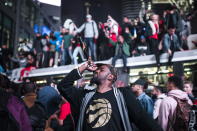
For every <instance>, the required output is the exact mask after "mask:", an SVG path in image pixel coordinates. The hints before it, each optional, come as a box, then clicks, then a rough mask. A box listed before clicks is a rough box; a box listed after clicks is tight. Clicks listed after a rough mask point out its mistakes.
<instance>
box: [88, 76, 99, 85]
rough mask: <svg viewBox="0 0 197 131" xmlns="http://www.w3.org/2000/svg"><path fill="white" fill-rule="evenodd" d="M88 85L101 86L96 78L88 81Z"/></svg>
mask: <svg viewBox="0 0 197 131" xmlns="http://www.w3.org/2000/svg"><path fill="white" fill-rule="evenodd" d="M90 84H91V85H92V84H96V85H100V84H101V81H100V80H99V79H98V77H95V76H94V77H93V78H92V79H91V80H90Z"/></svg>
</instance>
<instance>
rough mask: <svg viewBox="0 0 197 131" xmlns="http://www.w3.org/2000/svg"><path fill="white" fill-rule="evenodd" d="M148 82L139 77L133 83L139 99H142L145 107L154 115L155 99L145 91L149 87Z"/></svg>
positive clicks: (141, 102) (133, 88)
mask: <svg viewBox="0 0 197 131" xmlns="http://www.w3.org/2000/svg"><path fill="white" fill-rule="evenodd" d="M147 87H148V83H147V81H145V80H143V79H138V80H136V81H135V83H134V84H133V85H132V91H133V92H134V93H135V95H136V96H137V99H138V100H139V101H140V104H141V106H142V107H143V109H144V110H145V111H146V112H147V113H148V114H149V115H150V116H151V117H152V116H153V101H152V99H151V98H150V97H149V96H148V95H147V94H146V93H145V92H144V90H145V89H147Z"/></svg>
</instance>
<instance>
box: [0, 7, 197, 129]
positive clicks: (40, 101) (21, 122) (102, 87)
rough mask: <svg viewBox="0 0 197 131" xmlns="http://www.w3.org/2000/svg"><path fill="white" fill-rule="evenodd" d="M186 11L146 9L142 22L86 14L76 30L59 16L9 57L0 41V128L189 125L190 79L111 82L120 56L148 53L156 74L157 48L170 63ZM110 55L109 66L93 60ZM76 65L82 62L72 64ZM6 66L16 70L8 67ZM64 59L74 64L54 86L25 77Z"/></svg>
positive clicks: (181, 44) (185, 31) (181, 45)
mask: <svg viewBox="0 0 197 131" xmlns="http://www.w3.org/2000/svg"><path fill="white" fill-rule="evenodd" d="M192 16H193V15H192V14H188V15H184V14H183V13H182V12H181V11H179V10H178V9H177V8H176V7H174V6H170V7H169V8H167V9H166V10H165V11H164V13H163V16H159V15H157V14H155V13H154V12H150V11H149V13H148V12H147V13H146V14H145V15H144V18H143V19H140V18H138V17H136V18H135V19H129V18H128V17H124V18H123V23H122V24H119V23H118V22H116V21H115V20H114V19H113V18H112V17H111V16H110V15H109V16H108V17H107V21H106V22H103V23H102V22H99V23H98V25H97V23H96V22H95V21H94V20H93V19H92V16H91V15H90V14H88V15H87V16H86V21H85V22H84V23H83V24H82V25H81V26H80V27H79V28H77V26H76V25H75V24H74V22H73V21H72V20H71V19H67V20H66V21H65V23H64V25H63V28H61V31H54V32H51V33H50V34H49V35H47V34H41V33H40V32H37V33H36V38H35V40H34V41H33V44H32V47H31V46H30V45H31V44H30V45H29V44H24V43H26V42H23V43H21V44H20V47H19V49H18V53H17V55H16V57H12V56H13V54H12V52H10V50H9V49H8V47H7V45H2V47H1V51H0V53H1V54H0V59H1V60H0V72H4V73H1V74H0V123H1V124H0V130H3V131H74V130H76V131H98V130H103V131H190V130H191V131H195V130H197V121H196V114H197V107H196V105H197V99H196V97H195V96H194V94H193V88H194V87H193V84H192V82H191V81H186V80H184V79H183V77H180V76H176V75H174V76H169V78H168V80H167V83H166V86H165V87H160V86H159V85H154V83H151V82H150V81H149V80H148V79H147V78H146V77H144V76H143V75H142V76H140V77H139V79H137V80H136V81H135V82H134V83H130V85H129V86H125V84H124V82H122V81H121V80H117V77H118V76H117V69H116V68H115V64H116V60H117V59H119V58H121V59H123V65H124V67H123V71H124V72H127V66H126V65H127V58H128V57H137V56H145V55H149V54H154V56H155V59H156V64H157V67H158V71H159V70H160V66H161V64H160V55H161V54H162V53H164V52H166V53H168V54H169V61H168V66H171V65H172V62H171V60H172V58H173V55H174V52H175V51H184V50H188V45H187V44H188V43H187V37H188V36H189V35H190V34H191V25H190V20H191V19H192ZM193 44H196V43H195V42H194V43H193ZM110 58H112V63H111V64H104V63H99V64H98V63H97V64H95V63H94V61H98V60H106V59H110ZM80 62H84V63H83V64H82V65H80V66H78V63H80ZM13 64H16V65H17V68H14V69H12V71H11V72H10V70H11V68H10V67H11V66H14V65H13ZM68 64H73V66H74V65H75V66H76V67H77V68H76V69H73V70H72V71H71V72H70V73H68V75H66V77H65V78H63V79H62V80H61V81H60V82H59V83H56V82H55V81H53V80H51V79H49V80H47V83H46V84H45V85H37V84H35V83H34V82H32V81H31V80H29V79H27V78H25V76H27V75H28V73H29V72H30V71H31V70H34V69H36V68H45V67H57V66H61V65H68ZM86 71H89V72H93V77H92V78H90V81H89V82H87V81H86V80H85V79H84V78H83V73H84V72H86ZM5 72H6V73H5ZM8 76H9V77H8ZM18 81H21V82H22V83H16V82H18ZM75 81H77V82H75ZM148 87H152V88H151V90H150V88H148Z"/></svg>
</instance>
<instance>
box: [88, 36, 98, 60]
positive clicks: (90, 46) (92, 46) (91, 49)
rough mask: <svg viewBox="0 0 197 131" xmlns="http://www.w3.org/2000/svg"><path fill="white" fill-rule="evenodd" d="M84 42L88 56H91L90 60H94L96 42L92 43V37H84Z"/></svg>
mask: <svg viewBox="0 0 197 131" xmlns="http://www.w3.org/2000/svg"><path fill="white" fill-rule="evenodd" d="M85 43H86V44H87V47H88V50H89V56H91V57H92V60H94V61H96V44H95V43H94V39H93V38H85Z"/></svg>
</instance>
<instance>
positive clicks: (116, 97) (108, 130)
mask: <svg viewBox="0 0 197 131" xmlns="http://www.w3.org/2000/svg"><path fill="white" fill-rule="evenodd" d="M85 71H90V72H93V78H92V80H91V82H92V83H94V84H95V85H96V86H97V87H96V88H95V89H93V90H86V89H81V88H76V87H74V86H73V84H74V81H75V80H78V79H80V78H81V77H82V74H83V72H85ZM116 77H117V72H116V69H115V68H114V67H113V66H112V65H109V64H102V63H101V64H94V63H93V62H92V61H88V62H85V63H84V64H82V65H81V66H80V67H78V68H77V69H74V70H72V71H71V72H70V73H69V74H68V75H67V76H66V77H65V78H64V79H63V80H62V81H61V82H60V83H59V84H58V90H59V92H60V94H61V95H62V96H63V97H65V98H66V99H67V100H68V102H69V103H70V104H71V110H72V113H73V117H74V122H75V123H76V131H98V130H102V131H132V130H133V129H132V123H134V124H135V125H136V126H137V127H138V128H139V129H140V130H141V131H147V130H148V131H161V130H162V129H161V128H160V126H159V125H158V124H157V123H156V122H155V121H154V120H153V119H152V118H151V117H150V116H149V115H148V114H147V113H146V112H145V111H144V110H143V108H142V107H141V106H140V103H139V102H138V100H136V99H135V96H134V94H133V93H132V91H131V90H130V89H128V88H120V89H118V88H116V87H114V86H113V84H114V83H115V81H116ZM141 120H143V122H141Z"/></svg>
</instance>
